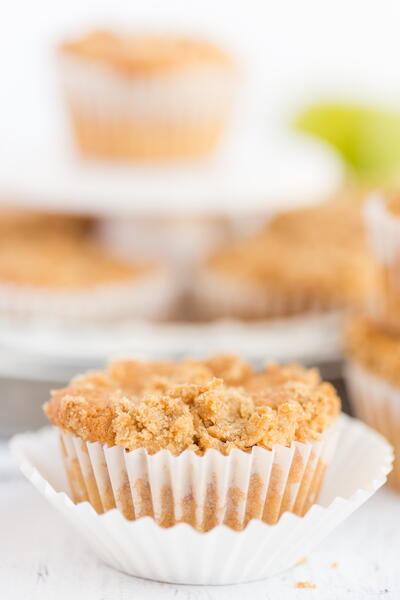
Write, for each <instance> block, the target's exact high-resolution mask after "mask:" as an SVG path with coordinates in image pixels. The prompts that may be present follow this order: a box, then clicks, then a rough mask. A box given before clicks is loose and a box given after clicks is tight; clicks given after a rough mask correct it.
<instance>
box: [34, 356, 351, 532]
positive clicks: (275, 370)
mask: <svg viewBox="0 0 400 600" xmlns="http://www.w3.org/2000/svg"><path fill="white" fill-rule="evenodd" d="M44 409H45V412H46V414H47V416H48V417H49V419H50V421H51V422H52V423H53V424H54V425H55V426H56V427H58V429H59V433H60V438H61V446H62V452H63V457H64V462H65V467H66V471H67V474H68V477H69V480H70V487H71V490H72V495H73V500H74V501H75V502H82V501H85V500H87V501H89V502H91V504H92V505H93V506H94V508H95V509H96V510H97V511H98V512H99V513H102V512H104V511H106V510H110V509H112V508H115V507H117V508H118V509H119V510H120V511H121V512H122V513H123V514H124V516H125V517H126V518H127V519H130V520H133V519H138V518H140V517H143V516H151V517H153V518H154V519H155V520H156V521H157V523H159V524H160V525H161V526H163V527H170V526H172V525H174V524H175V523H178V522H186V523H189V524H191V525H192V526H193V527H195V528H196V529H198V530H200V531H208V530H209V529H211V528H213V527H215V526H216V525H218V524H220V523H224V524H225V525H228V526H229V527H232V528H233V529H236V530H240V529H243V527H245V526H246V525H247V523H248V521H249V520H250V519H252V518H257V519H262V520H264V521H265V522H267V523H275V522H277V520H278V519H279V517H280V516H281V515H282V514H283V512H285V511H292V512H294V513H296V514H298V515H304V514H305V513H306V512H307V510H308V509H309V508H310V506H311V505H312V504H313V503H314V502H316V501H317V497H318V492H319V489H320V486H321V483H322V481H323V479H324V475H325V471H326V467H327V465H328V464H329V462H330V460H331V458H332V454H333V451H334V446H335V441H336V432H335V423H336V420H337V417H338V415H339V412H340V400H339V398H338V396H337V394H336V392H335V390H334V388H333V387H332V386H331V385H330V384H329V383H324V382H322V381H321V379H320V377H319V373H318V371H316V370H315V369H310V370H307V369H305V368H303V367H301V366H300V365H287V366H282V367H280V366H278V365H275V364H271V365H269V366H267V368H266V369H265V370H263V371H262V372H259V373H255V372H254V371H253V369H252V368H251V366H250V365H248V364H246V363H244V362H242V361H240V360H239V359H237V358H235V357H231V356H216V357H213V358H211V359H209V360H207V361H195V360H184V361H179V362H175V363H172V362H164V363H143V362H139V361H135V360H123V361H117V362H114V363H111V364H110V365H109V366H108V367H107V368H106V369H105V370H104V371H98V372H91V373H88V374H86V375H83V376H81V377H78V378H75V379H74V380H73V381H72V382H71V383H70V384H69V385H68V386H67V387H66V388H64V389H61V390H56V391H54V392H53V393H52V397H51V399H50V401H49V402H48V403H47V404H45V407H44Z"/></svg>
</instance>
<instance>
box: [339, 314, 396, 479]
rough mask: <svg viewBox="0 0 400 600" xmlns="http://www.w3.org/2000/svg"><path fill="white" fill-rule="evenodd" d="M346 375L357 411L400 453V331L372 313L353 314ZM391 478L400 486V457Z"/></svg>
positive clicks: (346, 346) (346, 332)
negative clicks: (392, 329) (379, 319)
mask: <svg viewBox="0 0 400 600" xmlns="http://www.w3.org/2000/svg"><path fill="white" fill-rule="evenodd" d="M345 348H346V355H347V365H346V379H347V384H348V387H349V392H350V399H351V402H352V405H353V408H354V411H355V413H356V415H357V416H358V417H359V418H360V419H362V420H363V421H365V422H366V423H367V424H368V425H370V426H371V427H373V428H374V429H377V430H378V431H379V432H380V433H382V435H384V436H385V437H386V438H387V439H388V440H389V442H390V443H391V444H392V445H393V447H394V450H395V456H397V457H398V456H399V455H400V441H399V440H400V369H399V365H400V335H399V334H398V333H396V332H394V331H391V330H388V329H384V328H383V327H382V326H381V325H379V324H378V323H376V322H374V321H372V320H370V319H369V318H368V317H363V316H357V317H353V318H352V319H351V320H350V321H349V322H348V323H347V327H346V331H345ZM389 482H391V484H392V485H394V486H395V487H396V488H397V489H400V463H399V460H398V459H396V460H395V462H394V468H393V471H392V473H391V474H390V475H389Z"/></svg>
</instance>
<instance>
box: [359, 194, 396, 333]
mask: <svg viewBox="0 0 400 600" xmlns="http://www.w3.org/2000/svg"><path fill="white" fill-rule="evenodd" d="M364 216H365V224H366V229H367V233H368V240H369V243H370V247H371V251H372V254H373V256H374V259H375V268H376V277H377V285H376V286H375V288H374V289H373V290H372V291H371V293H370V294H369V295H368V296H367V297H366V301H367V302H366V311H367V312H368V314H370V315H371V317H372V318H374V319H375V320H377V321H378V322H380V323H382V324H383V325H384V326H385V327H390V328H392V329H394V330H396V331H397V332H399V333H400V194H399V193H397V194H391V193H387V194H386V195H383V194H382V195H374V196H372V197H370V198H369V200H368V202H367V203H366V205H365V211H364Z"/></svg>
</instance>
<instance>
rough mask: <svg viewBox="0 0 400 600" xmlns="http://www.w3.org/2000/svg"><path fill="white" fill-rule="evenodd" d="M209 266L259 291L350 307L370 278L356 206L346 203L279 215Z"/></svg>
mask: <svg viewBox="0 0 400 600" xmlns="http://www.w3.org/2000/svg"><path fill="white" fill-rule="evenodd" d="M207 266H208V267H209V268H211V269H212V270H213V271H217V272H219V273H220V274H222V275H225V276H229V277H234V278H236V279H237V278H241V279H244V280H246V281H247V282H251V283H254V284H256V285H258V286H265V287H266V288H269V287H270V286H271V285H272V286H278V287H279V288H281V289H282V290H283V291H286V292H288V293H290V292H294V293H305V294H310V295H317V296H318V297H321V295H322V296H324V295H325V296H329V297H333V298H335V297H337V298H338V299H339V301H340V300H342V301H343V302H350V303H352V302H356V303H357V302H358V301H359V300H360V299H361V298H362V297H363V296H364V294H365V290H366V289H369V286H370V285H372V283H373V277H374V271H373V269H372V268H371V259H370V256H369V251H368V248H367V244H366V241H365V239H364V230H363V222H362V212H361V208H360V205H359V203H351V202H344V201H336V202H329V203H326V204H324V205H321V206H317V207H312V208H307V209H302V210H296V211H290V212H287V213H283V214H281V215H278V216H277V217H275V218H274V219H273V220H272V221H271V222H270V223H269V224H268V225H267V227H266V228H265V229H264V230H263V231H262V232H261V233H258V234H256V235H253V236H251V237H248V238H247V239H245V240H241V241H238V242H237V243H236V244H235V245H232V246H230V247H227V248H223V249H221V250H218V251H217V252H215V253H214V254H213V255H212V256H211V257H210V258H209V260H208V263H207Z"/></svg>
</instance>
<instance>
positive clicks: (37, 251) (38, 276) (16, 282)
mask: <svg viewBox="0 0 400 600" xmlns="http://www.w3.org/2000/svg"><path fill="white" fill-rule="evenodd" d="M0 231H1V235H0V311H1V312H2V313H3V315H6V316H15V317H19V318H20V317H29V318H31V317H39V318H41V319H44V318H45V319H48V318H51V319H53V318H55V319H59V320H62V321H65V320H67V321H68V320H69V319H72V320H80V321H89V322H90V321H92V320H96V321H97V320H98V319H100V320H103V319H105V320H107V319H119V318H126V317H128V316H131V317H143V316H149V317H153V316H154V317H157V316H160V317H161V316H163V314H164V313H163V311H164V310H165V309H166V310H167V309H168V306H169V303H170V301H171V289H170V288H171V283H170V281H169V275H168V274H167V273H166V271H165V270H164V269H163V268H162V267H160V266H158V265H135V264H133V263H132V262H124V261H122V260H120V259H117V258H114V257H113V256H112V255H110V254H109V253H108V252H107V251H105V250H104V249H103V248H102V247H101V246H100V245H99V244H98V243H96V242H95V241H94V240H93V239H92V237H91V236H90V235H87V233H86V232H85V233H84V232H83V231H82V230H80V229H79V228H78V229H74V228H73V227H72V225H71V224H70V225H69V227H67V228H65V227H64V226H63V225H62V223H61V221H60V222H57V221H55V222H54V221H53V220H52V219H50V220H45V221H41V220H39V221H35V219H33V221H29V220H24V221H23V222H22V223H21V222H20V221H19V220H17V221H15V220H14V221H13V223H12V224H10V220H9V219H8V218H6V217H4V216H3V218H1V217H0ZM164 300H165V306H163V302H164Z"/></svg>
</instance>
